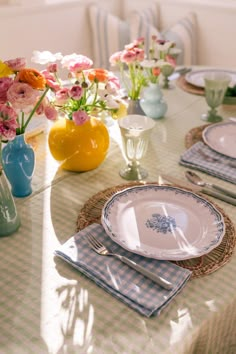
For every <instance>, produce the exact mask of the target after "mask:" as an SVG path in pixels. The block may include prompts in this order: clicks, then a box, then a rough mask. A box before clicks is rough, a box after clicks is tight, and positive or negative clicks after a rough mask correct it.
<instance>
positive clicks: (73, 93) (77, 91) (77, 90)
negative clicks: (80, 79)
mask: <svg viewBox="0 0 236 354" xmlns="http://www.w3.org/2000/svg"><path fill="white" fill-rule="evenodd" d="M82 94H83V88H82V87H81V86H79V85H74V86H72V87H71V89H70V90H69V95H70V97H71V98H73V99H74V100H79V99H80V98H81V97H82Z"/></svg>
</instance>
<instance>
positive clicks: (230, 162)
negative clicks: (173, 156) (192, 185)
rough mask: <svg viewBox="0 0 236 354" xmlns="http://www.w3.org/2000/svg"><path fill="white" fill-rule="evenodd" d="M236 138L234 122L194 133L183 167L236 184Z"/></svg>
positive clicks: (184, 157)
mask: <svg viewBox="0 0 236 354" xmlns="http://www.w3.org/2000/svg"><path fill="white" fill-rule="evenodd" d="M235 134H236V123H235V121H234V120H231V119H229V120H228V121H224V122H221V123H215V124H210V125H205V126H203V129H200V130H199V128H194V129H192V130H191V131H190V132H189V133H188V134H187V136H186V139H185V145H186V147H187V150H185V151H184V152H183V153H182V154H181V157H180V161H179V162H180V164H181V165H183V166H186V167H190V168H194V169H198V170H200V171H202V172H206V173H208V174H210V175H213V176H215V177H218V178H221V179H223V180H225V181H228V182H231V183H233V184H236V155H235V151H236V141H235Z"/></svg>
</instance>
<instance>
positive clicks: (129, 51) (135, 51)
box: [109, 36, 176, 100]
mask: <svg viewBox="0 0 236 354" xmlns="http://www.w3.org/2000/svg"><path fill="white" fill-rule="evenodd" d="M144 45H145V39H144V38H143V37H141V38H138V39H136V40H134V41H133V42H132V43H130V44H128V45H126V46H125V48H124V50H122V51H119V52H116V53H114V54H112V55H111V57H110V59H109V61H110V63H111V65H113V66H116V65H118V67H119V69H120V73H121V78H122V81H123V84H124V86H125V89H126V90H127V95H128V97H129V98H131V99H133V100H136V99H139V98H140V94H141V90H142V88H143V87H144V86H147V85H148V83H150V82H151V83H158V82H159V77H160V74H161V73H162V68H163V67H164V66H171V67H175V65H176V60H175V58H174V56H173V55H172V54H171V49H172V48H174V47H175V43H173V42H171V41H165V40H160V39H158V38H157V36H152V40H151V46H150V48H149V50H148V53H145V51H144ZM126 69H127V70H126Z"/></svg>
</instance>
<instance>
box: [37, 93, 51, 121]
mask: <svg viewBox="0 0 236 354" xmlns="http://www.w3.org/2000/svg"><path fill="white" fill-rule="evenodd" d="M48 105H49V99H48V98H47V97H44V99H43V100H42V102H41V103H40V105H39V106H38V108H37V109H36V114H38V115H39V116H40V115H41V114H44V111H45V108H46V107H47V106H48Z"/></svg>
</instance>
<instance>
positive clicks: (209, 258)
mask: <svg viewBox="0 0 236 354" xmlns="http://www.w3.org/2000/svg"><path fill="white" fill-rule="evenodd" d="M141 184H143V183H142V182H132V183H128V184H121V185H118V186H114V187H110V188H107V189H105V190H103V191H101V192H99V193H97V194H95V195H93V196H92V197H91V198H90V199H88V201H87V202H86V203H85V204H84V206H83V208H82V209H81V211H80V213H79V215H78V220H77V229H78V231H79V230H82V229H83V228H85V227H86V226H88V225H90V224H92V223H95V222H96V223H101V213H102V208H103V206H104V204H105V202H106V201H107V200H108V199H110V197H111V196H112V195H113V194H114V193H116V192H119V191H121V190H124V189H125V188H128V187H132V186H136V185H141ZM149 184H158V183H157V182H153V183H149ZM202 196H203V195H202ZM203 197H204V198H205V199H207V198H206V197H205V196H203ZM210 202H211V203H212V204H213V205H215V204H214V203H213V202H212V201H210ZM215 207H216V208H217V209H218V210H219V211H220V212H221V213H222V215H223V217H224V222H225V226H226V232H225V235H224V237H223V240H222V242H221V244H220V245H219V246H217V247H216V248H215V249H214V250H212V251H211V252H210V253H208V254H206V255H204V256H202V257H198V258H194V259H190V260H184V261H178V262H173V263H175V264H178V265H179V266H181V267H184V268H187V269H190V270H191V271H192V278H197V277H201V276H204V275H207V274H210V273H212V272H214V271H216V270H217V269H219V268H220V267H222V266H223V265H224V264H225V263H227V262H228V261H229V259H230V257H231V255H232V253H233V249H234V247H235V244H236V231H235V228H234V225H233V223H232V221H231V220H230V218H229V217H228V216H227V215H226V214H225V212H224V211H223V210H222V209H221V208H220V207H219V206H218V205H215Z"/></svg>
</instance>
